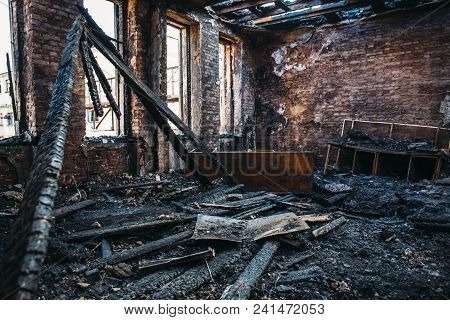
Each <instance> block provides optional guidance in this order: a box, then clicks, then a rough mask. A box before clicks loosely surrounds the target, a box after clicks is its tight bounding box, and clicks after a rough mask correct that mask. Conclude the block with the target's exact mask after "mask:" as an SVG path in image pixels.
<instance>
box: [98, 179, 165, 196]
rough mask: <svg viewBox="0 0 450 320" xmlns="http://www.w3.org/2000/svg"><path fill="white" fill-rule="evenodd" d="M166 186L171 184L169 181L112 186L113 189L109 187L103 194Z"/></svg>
mask: <svg viewBox="0 0 450 320" xmlns="http://www.w3.org/2000/svg"><path fill="white" fill-rule="evenodd" d="M164 184H170V182H169V181H151V182H144V183H133V184H125V185H121V186H112V187H108V188H104V189H102V190H101V191H99V192H100V193H101V192H106V191H118V190H124V189H140V188H149V187H153V186H154V187H157V186H161V185H164Z"/></svg>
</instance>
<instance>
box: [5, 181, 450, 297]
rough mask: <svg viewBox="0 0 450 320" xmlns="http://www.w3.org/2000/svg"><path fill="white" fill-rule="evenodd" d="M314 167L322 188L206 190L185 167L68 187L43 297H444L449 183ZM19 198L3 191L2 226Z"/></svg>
mask: <svg viewBox="0 0 450 320" xmlns="http://www.w3.org/2000/svg"><path fill="white" fill-rule="evenodd" d="M316 177H317V178H316V181H317V186H316V188H317V190H316V191H317V192H316V193H314V194H302V195H294V194H283V195H275V194H271V193H267V192H263V191H260V192H243V191H242V189H241V188H242V186H241V185H238V186H235V187H229V186H226V185H224V184H221V183H220V182H217V183H215V184H214V186H213V187H212V188H210V189H206V190H205V189H204V187H202V186H201V185H199V184H198V183H197V182H195V181H192V180H191V179H189V178H187V177H185V176H183V175H180V174H161V175H159V174H156V175H152V176H149V177H146V178H138V179H135V178H131V177H127V176H125V177H119V178H117V177H110V178H108V177H102V178H96V179H92V180H90V181H88V182H85V183H82V184H80V185H76V184H73V185H72V186H71V187H67V188H61V189H60V192H59V196H58V199H57V205H58V206H60V208H59V209H56V210H55V212H54V228H52V235H51V238H50V243H49V252H48V256H47V259H46V262H45V266H44V272H43V274H42V279H41V285H40V290H39V296H40V298H41V299H55V298H57V299H92V298H94V299H134V298H139V299H182V298H189V299H219V298H222V299H247V298H259V299H266V298H273V299H298V298H315V299H329V298H377V297H378V298H384V297H385V298H420V297H422V298H423V297H428V298H430V297H436V298H442V297H444V296H445V297H448V294H449V291H450V289H449V288H450V286H449V279H450V276H449V274H448V267H449V266H448V261H450V260H449V259H448V258H449V257H448V251H446V250H445V248H446V247H448V245H449V241H448V236H447V234H445V233H442V232H441V231H448V226H449V224H450V212H449V208H450V206H449V202H448V199H449V198H450V197H449V194H448V193H449V188H448V185H445V184H436V183H432V182H426V181H424V182H421V183H419V184H408V183H406V182H404V181H399V180H396V179H391V178H381V177H370V176H366V177H364V176H358V177H354V176H350V175H335V176H327V177H326V178H325V177H322V176H320V175H319V174H317V175H316ZM3 190H6V191H4V192H1V191H0V194H1V195H0V197H2V199H3V198H5V197H12V193H11V191H14V190H15V192H17V195H19V194H20V186H11V187H5V188H4V189H3ZM14 202H15V203H19V202H20V197H18V198H17V199H15V198H11V199H10V200H9V202H8V203H6V202H2V205H1V208H0V211H4V212H5V213H7V214H5V215H2V216H1V219H2V220H4V221H2V222H4V223H2V224H1V225H2V226H3V227H2V237H6V236H7V231H6V230H7V228H8V226H10V224H11V223H12V221H14V219H15V218H14V212H15V211H16V209H15V208H14V206H12V203H14ZM6 211H8V212H6ZM344 224H345V225H344ZM424 226H425V228H424ZM436 226H439V227H440V228H436ZM416 227H419V228H421V229H418V228H416ZM3 228H5V229H3ZM422 230H425V231H422ZM429 230H432V231H437V232H432V233H430V232H429ZM3 242H4V241H3V239H2V241H0V243H3ZM2 249H3V248H0V250H2ZM446 270H447V271H446ZM398 279H405V281H404V283H402V284H400V283H399V280H398Z"/></svg>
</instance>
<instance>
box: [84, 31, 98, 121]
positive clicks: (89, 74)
mask: <svg viewBox="0 0 450 320" xmlns="http://www.w3.org/2000/svg"><path fill="white" fill-rule="evenodd" d="M84 38H85V36H84ZM80 51H81V54H82V58H83V59H82V61H83V69H84V73H85V75H86V79H87V83H88V88H89V93H90V95H91V100H92V105H93V106H94V110H95V115H96V116H97V117H102V116H103V108H102V105H101V102H100V97H99V95H98V88H97V83H96V81H95V75H94V69H93V67H92V61H91V57H90V55H89V45H88V43H87V41H86V39H83V40H82V41H81V44H80Z"/></svg>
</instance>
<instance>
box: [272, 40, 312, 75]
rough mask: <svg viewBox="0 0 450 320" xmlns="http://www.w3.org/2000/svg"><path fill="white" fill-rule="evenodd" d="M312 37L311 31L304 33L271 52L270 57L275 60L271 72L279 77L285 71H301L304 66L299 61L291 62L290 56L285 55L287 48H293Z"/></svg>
mask: <svg viewBox="0 0 450 320" xmlns="http://www.w3.org/2000/svg"><path fill="white" fill-rule="evenodd" d="M311 37H312V33H305V34H304V35H303V36H302V38H301V39H300V40H297V41H294V42H291V43H288V44H286V45H284V46H282V47H281V48H279V49H277V50H275V51H274V52H273V53H272V58H273V60H274V61H275V64H276V65H275V67H274V70H273V72H274V73H275V74H276V75H277V76H279V77H281V76H282V75H283V74H284V73H285V72H286V71H294V72H301V71H303V70H305V69H306V66H305V65H303V64H301V63H294V64H291V58H290V57H286V55H287V52H288V48H290V49H294V48H296V47H298V46H300V45H302V44H305V43H306V42H308V41H309V40H310V39H311Z"/></svg>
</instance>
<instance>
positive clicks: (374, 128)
mask: <svg viewBox="0 0 450 320" xmlns="http://www.w3.org/2000/svg"><path fill="white" fill-rule="evenodd" d="M350 129H355V130H360V131H364V132H367V133H369V134H372V135H377V136H381V137H388V138H393V139H399V140H401V139H411V140H413V139H418V140H426V141H430V142H433V144H434V146H435V147H437V148H438V149H448V148H449V129H446V128H439V127H431V126H418V125H410V124H400V123H388V122H372V121H360V120H345V121H344V124H343V127H342V132H341V136H344V135H345V134H346V133H347V131H348V130H350ZM333 151H337V152H336V153H335V157H336V158H335V167H336V168H338V169H339V170H340V171H347V172H351V173H352V174H354V175H357V174H367V175H374V176H390V177H396V178H400V179H407V180H409V181H418V180H422V179H430V180H434V179H437V178H438V177H439V173H440V170H441V166H442V156H441V152H440V151H435V152H431V151H430V152H419V151H391V150H383V149H380V148H371V147H362V146H358V145H349V144H339V143H330V144H329V145H328V151H327V157H326V161H325V167H324V174H326V173H327V170H328V166H329V164H330V162H331V158H332V153H333Z"/></svg>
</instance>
